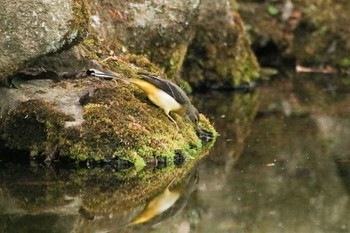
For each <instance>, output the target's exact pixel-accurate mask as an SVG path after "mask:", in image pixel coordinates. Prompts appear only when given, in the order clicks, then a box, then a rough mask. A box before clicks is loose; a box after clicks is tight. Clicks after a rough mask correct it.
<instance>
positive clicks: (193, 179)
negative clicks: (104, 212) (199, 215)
mask: <svg viewBox="0 0 350 233" xmlns="http://www.w3.org/2000/svg"><path fill="white" fill-rule="evenodd" d="M175 180H176V178H174V179H173V180H172V181H171V182H170V183H169V184H168V185H167V187H166V188H165V189H164V190H163V192H161V193H160V194H158V195H157V196H155V197H153V198H152V199H151V200H150V201H149V202H148V203H147V204H146V206H145V207H144V209H143V210H142V211H141V212H140V213H139V214H138V215H137V216H136V217H134V218H133V219H132V220H131V221H130V222H129V223H127V224H126V225H124V226H123V227H120V226H119V227H118V229H119V230H120V229H121V228H127V227H150V226H153V225H155V224H156V223H159V222H162V221H164V220H166V219H168V218H170V217H172V216H174V215H175V214H176V213H178V212H179V211H180V210H181V209H183V208H184V207H185V206H186V205H187V202H188V200H189V197H190V196H191V193H192V192H193V191H194V190H195V187H196V184H197V182H198V174H197V171H196V170H193V171H192V172H190V173H189V175H188V176H187V177H185V178H184V179H183V180H181V181H180V182H178V183H175ZM114 231H115V232H117V229H116V228H115V229H111V230H109V231H106V232H114Z"/></svg>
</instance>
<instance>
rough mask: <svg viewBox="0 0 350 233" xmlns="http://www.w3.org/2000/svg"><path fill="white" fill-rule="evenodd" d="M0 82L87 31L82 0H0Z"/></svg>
mask: <svg viewBox="0 0 350 233" xmlns="http://www.w3.org/2000/svg"><path fill="white" fill-rule="evenodd" d="M0 5H1V6H2V9H1V11H0V32H1V37H0V50H1V53H0V81H2V82H5V81H6V79H7V77H8V76H10V75H12V74H14V73H16V72H18V71H19V70H20V69H22V68H23V67H24V66H25V65H27V64H28V63H30V62H33V61H34V60H35V59H36V58H39V57H40V56H43V55H46V54H49V53H53V52H56V51H58V50H62V49H64V48H65V47H68V46H70V45H72V44H74V43H73V42H77V41H79V40H81V39H82V38H83V36H84V34H86V32H87V26H88V23H87V22H88V20H89V17H88V13H87V9H86V5H85V3H84V1H82V0H52V1H45V0H38V1H37V0H35V1H34V0H28V1H27V0H25V1H24V0H18V1H5V0H0Z"/></svg>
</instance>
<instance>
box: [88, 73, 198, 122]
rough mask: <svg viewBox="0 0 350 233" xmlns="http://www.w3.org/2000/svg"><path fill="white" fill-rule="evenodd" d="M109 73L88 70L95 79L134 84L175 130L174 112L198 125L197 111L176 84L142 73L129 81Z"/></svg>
mask: <svg viewBox="0 0 350 233" xmlns="http://www.w3.org/2000/svg"><path fill="white" fill-rule="evenodd" d="M110 73H111V74H108V73H104V72H101V71H98V70H95V69H89V70H88V74H89V75H92V76H95V77H101V78H110V79H113V78H117V79H121V80H123V81H126V82H130V83H133V84H135V85H136V86H137V87H139V88H140V89H141V90H142V91H143V92H145V93H146V95H147V97H148V99H149V100H150V101H151V102H152V103H153V104H155V105H156V106H158V107H159V108H161V109H163V111H164V113H165V115H166V116H167V117H168V118H169V119H170V120H171V121H172V122H173V123H174V124H175V125H176V128H178V125H177V122H176V121H175V120H174V119H173V118H172V117H171V116H170V112H175V113H177V114H179V115H184V114H185V115H186V116H188V117H189V119H190V120H191V121H192V122H193V123H194V124H195V125H196V126H197V125H198V122H199V112H198V110H197V109H196V108H195V107H194V106H193V105H192V103H191V100H190V98H189V97H188V96H187V94H186V93H185V91H184V90H182V89H181V88H180V87H179V86H178V85H177V84H175V83H173V82H171V81H170V80H166V79H163V78H161V77H159V76H156V75H153V74H149V73H144V72H138V73H137V75H138V77H134V78H130V79H126V78H122V77H120V76H119V75H118V74H115V73H112V72H110Z"/></svg>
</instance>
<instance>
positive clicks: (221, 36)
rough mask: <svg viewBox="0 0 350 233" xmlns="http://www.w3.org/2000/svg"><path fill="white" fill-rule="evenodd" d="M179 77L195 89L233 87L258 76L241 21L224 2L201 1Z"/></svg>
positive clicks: (255, 62) (256, 64)
mask: <svg viewBox="0 0 350 233" xmlns="http://www.w3.org/2000/svg"><path fill="white" fill-rule="evenodd" d="M182 74H183V77H184V79H185V80H188V81H189V83H190V84H191V85H193V86H194V87H196V88H235V87H239V86H241V85H243V84H248V83H250V82H252V81H253V80H255V79H256V78H258V77H259V64H258V63H257V61H256V59H255V56H254V54H253V53H252V52H251V50H250V42H249V40H248V38H247V34H246V32H245V29H244V27H243V22H242V20H241V18H240V16H239V15H238V14H237V13H234V12H233V10H232V8H231V6H230V4H228V2H227V1H225V0H223V1H219V2H216V3H215V4H214V5H212V2H211V1H202V5H201V11H200V14H199V23H198V26H197V30H196V35H195V37H194V39H193V40H192V43H191V45H190V46H189V48H188V54H187V57H186V60H185V63H184V68H183V72H182Z"/></svg>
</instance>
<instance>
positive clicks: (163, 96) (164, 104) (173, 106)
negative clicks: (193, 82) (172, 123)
mask: <svg viewBox="0 0 350 233" xmlns="http://www.w3.org/2000/svg"><path fill="white" fill-rule="evenodd" d="M131 82H132V83H134V84H135V85H137V86H138V87H139V88H140V89H142V90H143V91H144V92H145V93H146V94H147V97H148V98H149V99H150V100H151V101H152V103H154V104H155V105H157V106H158V107H160V108H162V109H163V110H164V112H165V113H167V114H168V113H169V112H171V111H178V110H180V109H181V108H182V106H181V104H179V103H178V102H177V101H176V100H175V99H174V98H173V97H171V96H170V95H168V94H167V93H166V92H164V91H162V90H160V89H159V88H157V87H156V86H154V85H153V84H151V83H149V82H147V81H144V80H142V79H132V80H131Z"/></svg>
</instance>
